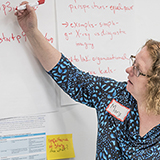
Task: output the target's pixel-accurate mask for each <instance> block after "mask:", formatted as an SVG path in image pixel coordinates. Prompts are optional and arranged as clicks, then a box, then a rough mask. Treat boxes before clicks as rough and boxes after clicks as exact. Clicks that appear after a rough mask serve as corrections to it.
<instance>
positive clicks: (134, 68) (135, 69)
mask: <svg viewBox="0 0 160 160" xmlns="http://www.w3.org/2000/svg"><path fill="white" fill-rule="evenodd" d="M135 59H136V56H133V55H131V56H130V62H131V66H132V67H133V74H134V75H135V76H136V77H139V76H140V75H142V76H144V77H150V76H149V75H147V74H144V73H142V72H141V71H140V70H139V69H138V68H137V67H136V66H135Z"/></svg>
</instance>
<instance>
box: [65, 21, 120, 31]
mask: <svg viewBox="0 0 160 160" xmlns="http://www.w3.org/2000/svg"><path fill="white" fill-rule="evenodd" d="M118 24H119V22H117V21H113V20H110V21H107V22H99V23H91V22H90V21H87V22H84V23H81V22H67V21H66V22H65V23H62V26H65V28H67V27H70V28H71V29H77V28H84V29H85V30H86V31H88V30H89V29H91V28H95V27H108V28H110V27H112V26H115V25H118Z"/></svg>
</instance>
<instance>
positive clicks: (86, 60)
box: [56, 0, 134, 78]
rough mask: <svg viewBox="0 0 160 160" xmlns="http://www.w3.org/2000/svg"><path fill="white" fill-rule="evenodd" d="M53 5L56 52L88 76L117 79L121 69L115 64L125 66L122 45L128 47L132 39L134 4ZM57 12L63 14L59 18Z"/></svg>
mask: <svg viewBox="0 0 160 160" xmlns="http://www.w3.org/2000/svg"><path fill="white" fill-rule="evenodd" d="M56 3H57V4H56V5H57V6H56V7H57V11H58V14H57V16H58V17H57V22H58V36H59V44H60V46H59V49H60V50H63V52H64V53H66V54H67V57H68V59H69V60H70V61H71V62H73V63H74V64H75V65H77V67H79V68H81V69H83V70H84V71H86V72H89V73H90V74H94V75H103V76H108V75H109V74H110V75H112V76H113V77H116V78H119V77H120V76H118V75H119V74H120V73H121V71H120V70H119V69H120V68H121V67H119V66H117V65H118V64H119V65H121V66H124V67H126V65H127V64H128V57H129V56H128V54H129V53H128V52H129V48H128V46H127V47H126V49H125V47H124V44H129V43H130V42H131V41H130V39H131V38H133V36H134V33H133V32H134V25H133V24H134V22H133V19H134V18H133V15H134V1H133V0H131V1H127V0H123V1H110V0H99V1H98V0H97V1H96V0H88V1H85V0H70V1H68V2H66V1H65V0H64V3H62V2H60V1H58V0H57V1H56ZM60 10H63V11H64V12H63V16H60V15H61V14H62V13H61V12H60ZM66 44H67V45H66ZM115 44H117V46H118V47H119V50H118V48H116V45H115ZM130 44H131V43H130ZM130 48H132V47H130ZM122 75H124V73H122Z"/></svg>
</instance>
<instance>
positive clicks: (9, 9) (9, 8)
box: [0, 1, 38, 15]
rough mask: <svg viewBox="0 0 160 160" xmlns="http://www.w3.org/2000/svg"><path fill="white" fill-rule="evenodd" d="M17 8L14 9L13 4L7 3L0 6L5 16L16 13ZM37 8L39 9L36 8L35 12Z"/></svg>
mask: <svg viewBox="0 0 160 160" xmlns="http://www.w3.org/2000/svg"><path fill="white" fill-rule="evenodd" d="M16 7H18V6H15V7H12V5H11V2H10V1H7V2H5V3H3V4H1V5H0V11H2V12H3V13H4V15H7V13H10V12H12V11H15V9H16ZM37 8H38V6H37V7H34V9H35V10H37Z"/></svg>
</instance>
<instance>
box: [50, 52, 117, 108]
mask: <svg viewBox="0 0 160 160" xmlns="http://www.w3.org/2000/svg"><path fill="white" fill-rule="evenodd" d="M48 74H49V75H50V76H51V77H52V78H53V79H54V80H55V81H56V83H57V84H58V85H59V86H60V87H61V88H62V89H63V90H64V91H65V92H66V93H67V94H68V95H69V96H70V97H71V98H72V99H74V100H75V101H77V102H80V103H83V104H86V105H88V106H90V107H94V108H96V106H98V105H99V103H100V102H101V99H102V98H104V94H105V96H106V98H107V97H108V98H109V99H110V98H111V97H112V96H114V94H115V92H116V91H115V88H116V87H117V86H118V82H117V81H115V80H112V79H109V78H105V77H98V76H93V75H90V74H89V73H85V72H83V71H81V70H79V69H78V68H77V67H75V66H74V65H73V64H72V63H71V62H70V61H69V60H68V59H67V58H66V57H65V56H64V55H62V58H61V59H60V61H59V63H58V64H57V65H56V66H55V67H54V68H53V69H52V70H51V71H49V72H48Z"/></svg>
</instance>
